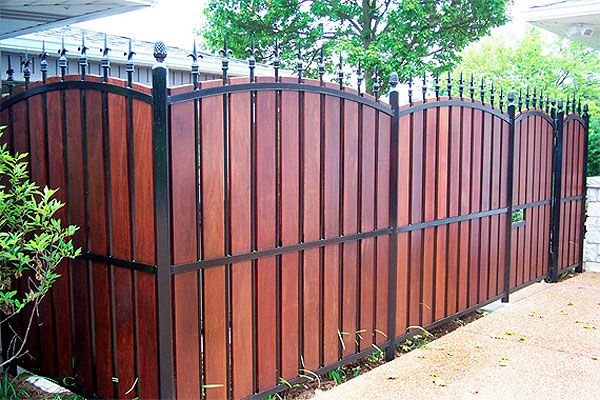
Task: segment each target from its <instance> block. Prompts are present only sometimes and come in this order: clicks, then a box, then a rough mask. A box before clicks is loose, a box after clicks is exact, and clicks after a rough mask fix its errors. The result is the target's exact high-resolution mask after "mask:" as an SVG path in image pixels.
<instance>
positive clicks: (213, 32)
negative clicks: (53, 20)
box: [203, 0, 508, 85]
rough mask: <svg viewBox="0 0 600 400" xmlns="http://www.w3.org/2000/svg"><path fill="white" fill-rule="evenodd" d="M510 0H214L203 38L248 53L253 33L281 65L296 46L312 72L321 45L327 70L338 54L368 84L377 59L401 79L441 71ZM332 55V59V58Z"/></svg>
mask: <svg viewBox="0 0 600 400" xmlns="http://www.w3.org/2000/svg"><path fill="white" fill-rule="evenodd" d="M507 3H508V1H507V0H473V1H470V0H441V1H433V0H312V1H311V0H236V1H234V0H211V1H210V3H209V4H208V6H207V7H206V9H205V14H206V17H207V18H206V20H207V22H206V24H205V26H204V28H203V35H204V39H205V42H206V44H207V46H208V47H209V48H211V49H212V50H214V51H218V50H219V49H220V48H221V47H222V46H223V39H224V38H227V44H228V47H229V48H231V50H232V53H233V55H234V56H236V57H239V58H244V57H246V56H247V51H246V49H247V47H248V46H249V42H250V40H249V39H250V36H253V37H254V43H255V46H256V49H257V54H256V58H257V60H258V61H262V62H270V60H271V59H272V54H273V51H274V46H275V41H276V40H277V41H278V42H279V44H280V46H281V61H282V65H283V66H284V67H286V66H287V67H292V66H293V62H294V60H295V59H296V58H297V49H298V48H300V49H301V50H302V53H303V59H304V62H305V68H306V69H307V73H308V74H309V75H311V74H312V75H314V73H315V72H314V71H315V69H316V60H317V59H318V55H319V52H320V50H321V48H323V49H324V53H325V55H326V57H329V60H328V61H327V62H326V66H327V68H328V70H329V71H332V70H333V69H334V65H335V64H336V62H337V59H338V58H339V56H338V54H340V53H341V54H343V56H344V58H345V61H346V62H347V63H348V64H349V65H350V66H351V67H353V68H354V69H355V70H356V68H357V66H358V64H359V62H360V63H361V65H362V68H363V70H364V71H365V76H366V78H367V82H368V85H370V84H371V83H372V82H370V78H371V76H372V73H373V70H374V68H375V66H377V68H378V70H379V71H380V73H381V75H382V76H385V77H387V76H388V75H389V74H390V73H391V72H392V71H396V72H398V73H399V75H400V78H401V79H406V78H407V77H408V76H409V75H416V74H420V73H422V72H423V71H424V70H429V71H432V70H438V69H441V70H445V69H448V68H450V67H451V66H452V65H453V64H454V63H456V62H457V60H458V54H459V52H460V51H461V50H463V49H464V48H465V46H467V45H468V44H469V43H471V42H473V41H475V40H477V39H479V38H480V37H482V36H485V35H487V34H488V33H489V32H490V29H491V28H493V27H496V26H499V25H502V24H504V23H505V22H506V21H507V17H506V8H507ZM333 58H335V61H334V60H333Z"/></svg>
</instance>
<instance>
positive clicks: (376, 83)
mask: <svg viewBox="0 0 600 400" xmlns="http://www.w3.org/2000/svg"><path fill="white" fill-rule="evenodd" d="M373 95H374V96H375V100H376V101H379V71H378V69H377V65H376V66H375V68H374V69H373Z"/></svg>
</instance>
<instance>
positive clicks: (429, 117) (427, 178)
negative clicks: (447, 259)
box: [420, 109, 438, 325]
mask: <svg viewBox="0 0 600 400" xmlns="http://www.w3.org/2000/svg"><path fill="white" fill-rule="evenodd" d="M425 119H426V121H425V128H424V132H423V136H424V138H423V140H424V142H423V158H424V171H423V172H424V182H423V221H433V220H435V219H436V211H437V210H436V206H437V204H436V175H437V168H436V167H437V166H436V161H437V140H436V136H437V129H438V127H437V119H438V110H437V109H430V110H427V111H426V112H425ZM435 233H436V229H435V228H432V229H426V230H425V231H424V233H423V234H424V237H423V259H422V263H423V267H422V268H423V272H422V275H421V279H422V282H421V285H422V294H421V299H420V304H421V310H420V312H421V316H420V319H421V321H422V324H423V325H428V324H429V323H431V322H432V320H433V302H434V300H433V297H434V293H433V290H434V289H433V287H434V282H433V279H434V272H433V271H434V269H435V266H434V263H435V259H434V242H435V240H434V237H435Z"/></svg>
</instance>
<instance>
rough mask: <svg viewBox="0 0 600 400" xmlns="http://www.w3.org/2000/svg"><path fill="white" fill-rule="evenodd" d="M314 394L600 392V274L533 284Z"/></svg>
mask: <svg viewBox="0 0 600 400" xmlns="http://www.w3.org/2000/svg"><path fill="white" fill-rule="evenodd" d="M314 399H318V400H330V399H343V400H352V399H357V400H358V399H361V400H362V399H390V400H391V399H394V400H398V399H411V400H417V399H428V400H429V399H519V400H523V399H578V400H588V399H600V274H599V273H584V274H581V275H578V276H576V277H574V278H571V279H568V280H566V281H563V282H560V283H558V284H547V283H543V282H542V283H537V284H534V285H531V286H529V287H527V288H525V289H523V290H521V291H520V292H518V293H515V294H513V295H512V297H511V302H510V303H509V304H508V305H506V306H505V307H502V308H500V309H498V310H497V311H494V312H493V313H491V314H489V315H487V316H485V317H483V318H480V319H479V320H477V321H474V322H472V323H470V324H468V325H466V326H464V327H462V328H459V329H457V330H456V331H454V332H452V333H450V334H448V335H446V336H444V337H442V338H440V339H438V340H436V341H433V342H431V343H430V344H428V345H427V346H426V347H424V348H421V349H418V350H415V351H412V352H410V353H408V354H406V355H403V356H402V357H399V358H397V359H396V360H394V361H392V362H390V363H387V364H385V365H382V366H380V367H378V368H375V369H374V370H372V371H370V372H368V373H366V374H364V375H361V376H359V377H357V378H355V379H352V380H350V381H349V382H347V383H344V384H342V385H340V386H337V387H335V388H333V389H332V390H330V391H327V392H322V393H319V394H318V395H317V396H316V397H314Z"/></svg>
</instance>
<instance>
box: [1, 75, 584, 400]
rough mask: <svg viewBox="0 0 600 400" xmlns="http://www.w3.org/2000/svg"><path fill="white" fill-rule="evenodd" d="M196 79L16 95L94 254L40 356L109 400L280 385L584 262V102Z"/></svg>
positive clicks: (41, 167) (16, 125)
mask: <svg viewBox="0 0 600 400" xmlns="http://www.w3.org/2000/svg"><path fill="white" fill-rule="evenodd" d="M224 65H226V64H224ZM226 71H227V69H226V68H225V67H224V72H225V73H226ZM158 75H160V73H157V77H156V78H157V82H158V81H160V80H159V79H158V78H160V77H158ZM194 82H195V83H194V84H192V85H185V86H180V87H173V88H170V89H168V90H167V89H166V86H165V87H164V89H165V93H163V96H164V98H162V97H161V96H158V95H157V93H160V90H158V91H157V90H154V91H151V89H149V88H145V87H143V86H133V87H132V85H131V84H129V86H128V84H127V83H126V82H124V81H120V80H115V79H108V78H104V79H103V78H99V77H89V76H84V77H83V79H82V77H81V76H80V75H78V76H66V77H64V78H63V79H57V78H52V79H48V80H47V81H46V82H45V84H42V83H36V84H30V86H29V87H28V88H27V89H26V90H23V89H19V90H15V91H14V93H13V94H12V96H10V97H8V98H7V99H6V100H3V102H2V108H1V109H0V115H1V117H2V123H5V121H6V122H7V123H8V124H9V129H8V131H7V133H6V134H5V136H4V137H3V139H2V140H3V141H4V142H6V143H8V144H9V145H10V147H11V148H12V149H15V150H18V151H22V152H29V153H30V160H31V173H32V177H33V178H34V179H35V180H36V181H37V182H38V183H40V184H49V186H51V187H59V188H60V190H59V192H58V195H57V196H58V198H59V199H61V200H63V201H66V202H67V207H66V208H65V209H64V210H61V212H60V217H61V219H63V221H65V222H68V223H74V224H77V225H79V226H80V227H81V229H80V231H78V232H77V234H76V237H75V242H76V244H77V245H78V246H81V247H82V248H83V251H84V255H83V256H82V257H80V258H78V259H77V260H74V261H71V262H69V263H64V264H63V265H61V266H60V267H59V272H60V273H61V274H62V275H63V278H62V279H61V280H60V281H59V282H58V283H57V285H56V286H55V287H54V289H53V290H52V293H51V295H50V296H49V297H48V299H47V301H46V302H44V304H43V305H42V315H41V317H40V321H39V322H40V323H39V325H38V324H36V326H35V329H34V331H33V332H32V335H31V337H30V354H31V355H32V357H33V358H31V359H30V360H29V361H28V362H27V364H26V365H27V366H28V367H29V368H32V369H34V370H36V371H39V372H40V373H44V374H47V375H51V376H55V377H58V378H63V377H75V381H74V383H75V387H76V388H78V389H79V390H82V391H83V392H85V393H88V394H93V395H97V396H99V397H103V398H114V397H117V398H134V397H138V398H158V397H159V395H160V394H163V397H164V394H165V393H172V395H171V394H169V395H168V396H167V397H176V398H181V399H184V398H185V399H187V398H204V399H224V398H232V399H238V398H246V397H249V398H262V397H265V396H268V395H271V394H274V393H276V392H277V391H280V390H282V389H284V388H285V387H287V385H288V384H289V383H296V382H299V381H300V380H301V379H302V376H306V375H311V374H312V373H313V372H316V373H323V372H325V371H327V370H330V369H332V368H336V367H338V366H340V365H344V364H346V363H348V362H351V361H353V360H355V359H357V358H359V357H362V356H365V355H369V354H371V353H373V352H375V351H376V350H380V349H391V346H394V345H395V344H396V343H397V342H398V341H400V340H403V339H406V338H408V337H409V336H410V335H413V334H416V333H418V332H419V331H420V329H419V328H417V327H423V328H425V329H429V328H431V327H434V326H436V325H438V324H440V323H443V322H444V321H447V320H449V319H450V318H455V317H456V316H457V315H459V314H462V313H465V312H468V311H469V310H473V309H475V308H476V307H480V306H481V305H482V304H486V303H489V302H491V301H495V300H497V299H500V298H502V297H504V298H506V297H507V296H508V293H509V292H510V291H514V290H517V289H518V288H520V287H523V286H525V285H527V284H530V283H532V282H536V281H538V280H540V279H543V278H544V277H546V276H549V275H550V272H555V270H554V269H553V268H552V262H553V260H552V258H551V255H554V256H556V257H557V261H558V266H557V269H558V270H560V271H564V270H566V269H571V268H576V267H578V266H580V262H581V236H582V234H583V232H582V228H583V226H582V220H583V216H584V215H583V213H584V210H583V208H584V197H583V192H584V186H585V184H584V180H585V179H584V162H585V154H586V153H585V145H586V120H585V118H586V117H582V116H579V114H578V113H574V107H572V109H571V110H567V111H572V112H571V113H570V115H569V116H568V117H567V118H565V119H564V120H563V111H562V109H561V108H560V105H559V108H558V109H557V110H554V111H553V112H556V114H557V118H556V120H554V114H553V116H552V117H550V116H549V115H548V114H547V113H546V112H544V111H543V110H542V109H541V108H535V104H534V107H533V108H529V104H528V101H527V102H526V105H527V107H528V108H526V109H525V110H523V111H522V112H520V113H519V114H518V115H517V116H516V117H515V116H514V114H511V113H512V111H510V112H508V113H505V112H503V111H502V110H499V109H497V108H494V107H493V106H490V105H486V104H483V103H482V102H480V101H477V100H474V99H473V98H470V99H463V98H457V97H436V98H432V99H426V100H423V101H418V102H411V103H410V104H409V105H406V106H403V107H400V108H398V109H397V110H396V108H390V107H389V106H388V105H386V104H384V103H382V102H380V101H379V100H378V99H375V98H373V97H371V96H369V95H366V94H362V93H359V92H357V91H355V90H352V89H349V88H344V87H340V86H339V85H336V84H330V83H324V82H321V81H317V80H310V79H303V78H283V79H281V80H280V81H279V82H276V81H275V80H274V79H273V78H259V79H256V80H254V79H253V78H234V79H229V78H227V77H225V78H223V79H222V80H219V81H206V82H202V83H200V82H197V81H194ZM155 89H156V88H155ZM482 90H483V89H482ZM151 92H152V93H153V95H154V97H153V96H150V93H151ZM436 96H437V93H436ZM472 96H473V95H471V97H472ZM159 97H161V98H159ZM483 97H484V96H483V94H482V98H483ZM391 98H392V100H393V99H394V98H395V97H394V96H392V97H391ZM411 101H412V99H411ZM492 101H493V100H492ZM162 107H164V109H166V111H165V116H164V117H165V118H166V121H161V120H160V118H161V117H160V116H158V115H157V114H160V113H156V112H155V111H157V110H160V109H163V108H162ZM500 107H501V108H502V105H501V106H500ZM511 107H514V103H511ZM540 107H541V106H540ZM511 110H513V108H511ZM568 114H569V112H568ZM559 122H560V123H559ZM561 123H562V129H561ZM513 128H514V143H513V144H514V151H513V153H512V154H511V152H510V148H509V146H510V143H511V142H510V135H511V132H512V131H513ZM161 129H163V130H164V134H165V135H166V136H165V137H166V138H168V143H167V145H166V149H165V152H164V154H163V153H161V148H162V147H161V144H160V143H158V142H161V141H162V137H161V136H160V135H161V134H162V133H161V132H162V131H161ZM396 133H397V135H398V136H397V137H396ZM556 138H558V139H561V140H555V139H556ZM154 140H156V141H157V145H156V146H154V143H153V142H154ZM396 141H397V144H398V148H397V149H396ZM558 150H560V152H558ZM161 154H162V155H161ZM557 155H558V156H559V157H560V159H556V160H554V159H553V157H556V156H557ZM163 157H164V160H167V161H164V160H163ZM555 161H557V162H560V164H557V165H558V166H560V167H562V173H561V175H560V176H558V175H557V173H558V172H557V168H556V167H557V165H553V163H555ZM162 164H164V165H162ZM396 166H397V169H395V168H396ZM163 167H164V170H163V169H162V168H163ZM511 171H512V176H513V182H512V186H510V175H511ZM155 174H156V176H155ZM553 174H554V175H556V176H554V177H553ZM163 175H164V176H163ZM155 179H156V182H166V184H165V185H164V187H163V186H162V185H157V184H156V182H155ZM165 179H166V180H165ZM558 183H560V186H561V190H560V192H557V193H554V191H556V189H553V184H558ZM396 185H397V189H396V188H395V186H396ZM159 186H160V187H161V188H166V189H165V193H168V195H165V194H164V193H162V192H161V191H160V190H158V191H157V188H158V187H159ZM511 191H512V192H511ZM155 193H156V197H157V199H158V200H157V204H158V205H157V209H156V210H155V198H154V197H155ZM509 194H512V205H510V204H509V197H510V196H509ZM553 195H556V196H553ZM163 196H166V197H168V198H167V199H162V200H161V199H160V198H161V197H163ZM390 202H392V204H390ZM163 203H164V204H163ZM554 205H556V206H557V208H556V210H553V206H554ZM396 208H397V209H396ZM511 209H513V210H516V211H522V212H523V221H518V222H514V223H511V222H510V218H509V217H510V215H509V212H510V211H511ZM553 214H554V215H555V218H554V220H552V215H553ZM165 215H166V217H165ZM396 217H397V221H396ZM158 221H161V222H160V223H158ZM167 221H170V223H169V222H167ZM507 224H511V227H512V229H507V228H510V227H508V226H507ZM552 229H555V232H554V234H553V235H554V237H557V238H558V241H554V243H553V246H556V252H554V253H551V251H550V244H551V240H550V238H551V231H552ZM167 233H168V234H167ZM157 235H158V237H163V239H164V240H160V241H158V242H157V240H156V237H157ZM507 235H510V236H507ZM167 242H169V243H170V244H168V246H165V243H167ZM390 246H394V247H390ZM509 246H510V247H509ZM509 251H510V257H508V255H509V254H508V252H509ZM553 251H554V250H553ZM166 254H168V255H169V257H165V256H164V255H166ZM507 258H508V259H507ZM159 259H160V260H163V261H159ZM164 259H166V261H165V260H164ZM507 262H510V265H506V263H507ZM164 268H168V269H169V270H166V269H164ZM505 279H508V282H505ZM159 286H160V287H161V288H162V289H163V290H161V292H160V293H159V292H158V291H157V288H158V287H159ZM166 289H168V290H166ZM165 291H166V292H167V293H171V294H169V296H168V298H169V301H170V302H172V304H168V302H165V301H164V298H162V299H161V295H162V294H164V292H165ZM169 291H170V292H169ZM165 305H166V306H165ZM165 316H169V317H170V318H172V320H173V324H172V325H170V323H166V324H165V323H164V321H165V319H162V320H161V318H165ZM160 321H163V324H162V326H161V327H160V328H159V325H158V324H159V322H160ZM394 331H395V332H394ZM159 338H161V345H160V346H159ZM171 338H172V341H171ZM165 346H167V348H166V347H165ZM170 346H172V348H171V347H170ZM171 350H172V354H171V353H170V352H171ZM387 353H388V355H389V353H391V352H387ZM159 354H160V357H163V356H165V355H166V357H167V361H168V360H169V359H171V360H172V361H173V364H174V365H173V370H172V371H171V369H170V367H168V366H165V362H164V360H163V359H162V358H161V362H159V361H158V357H159ZM167 364H168V363H167ZM171 372H173V379H172V380H171V378H170V376H169V374H170V373H171ZM311 376H312V375H311ZM159 381H160V382H161V383H160V387H159V383H158V382H159ZM169 382H171V383H172V384H173V388H172V389H171V388H169V387H165V383H169ZM167 386H168V385H167Z"/></svg>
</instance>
